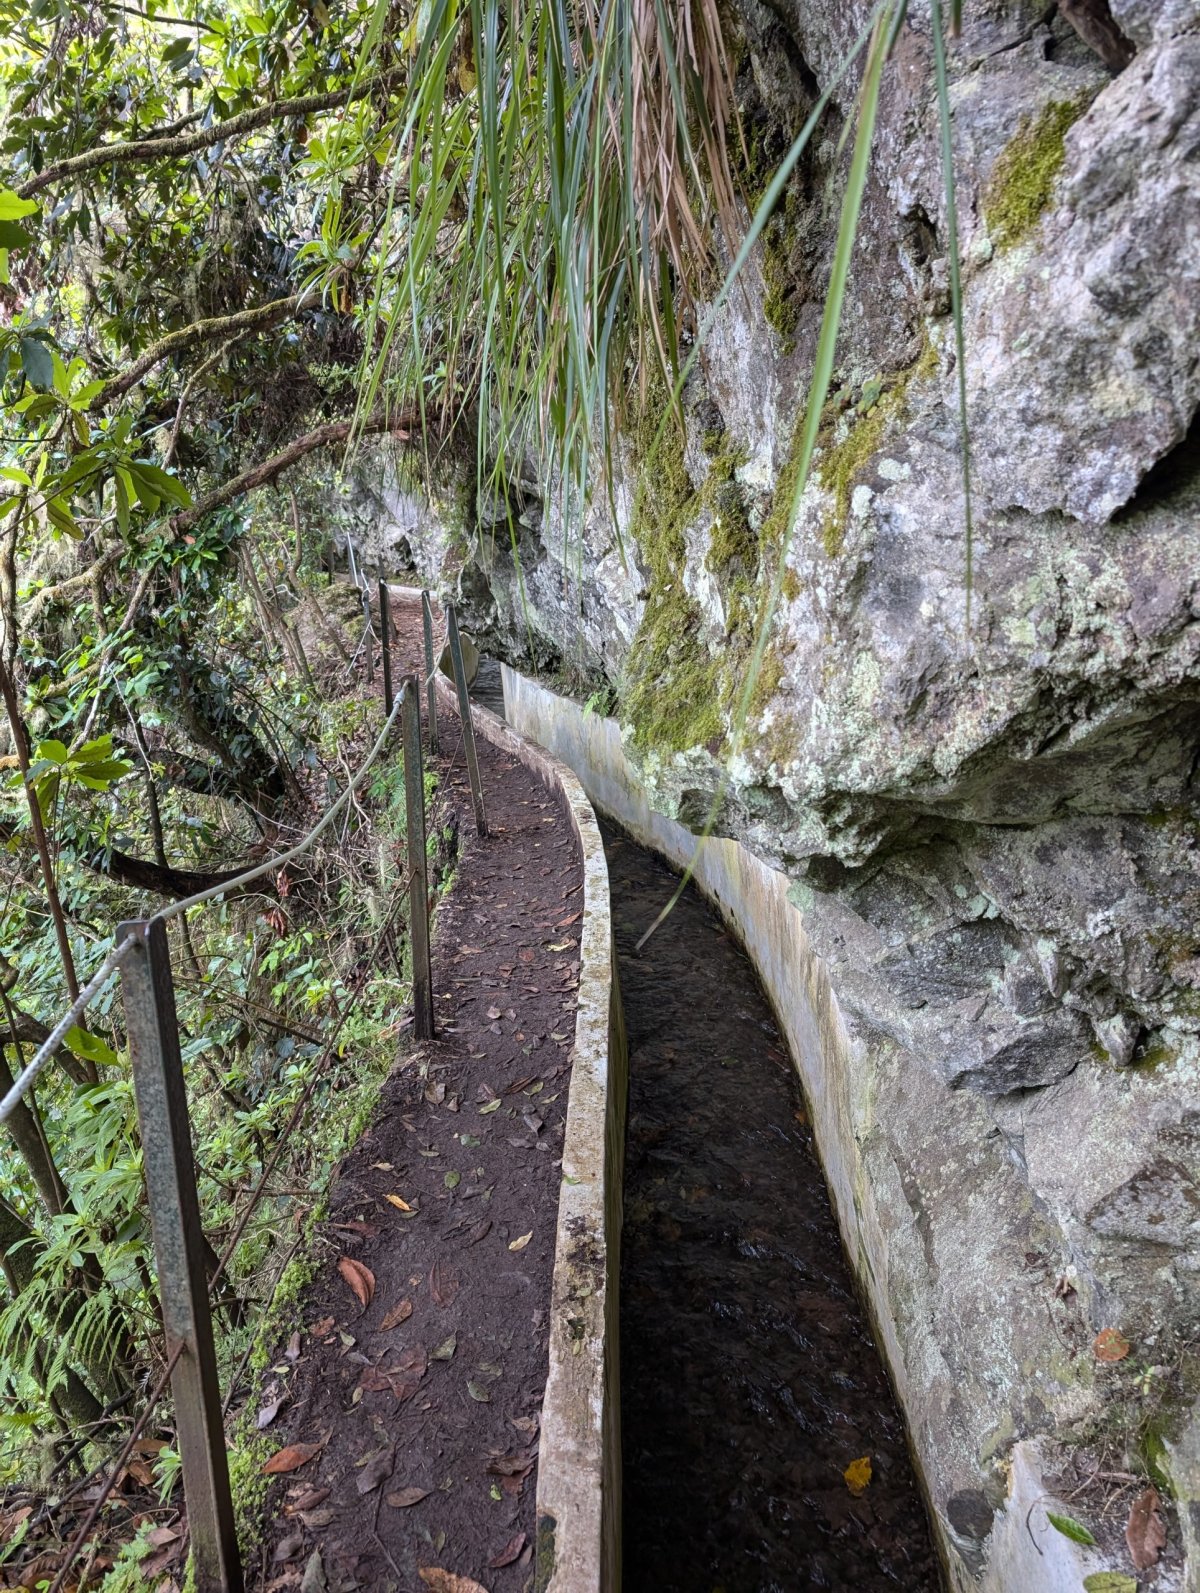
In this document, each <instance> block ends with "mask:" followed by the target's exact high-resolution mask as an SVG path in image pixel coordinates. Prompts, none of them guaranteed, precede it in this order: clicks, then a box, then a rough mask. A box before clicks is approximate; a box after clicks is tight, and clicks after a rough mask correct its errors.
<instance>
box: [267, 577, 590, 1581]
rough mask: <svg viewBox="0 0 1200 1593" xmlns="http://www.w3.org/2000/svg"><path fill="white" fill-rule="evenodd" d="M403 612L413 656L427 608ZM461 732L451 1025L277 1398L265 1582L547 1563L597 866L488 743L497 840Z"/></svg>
mask: <svg viewBox="0 0 1200 1593" xmlns="http://www.w3.org/2000/svg"><path fill="white" fill-rule="evenodd" d="M396 612H397V623H398V627H399V630H400V636H401V642H400V647H399V649H398V651H399V652H400V653H401V656H402V661H403V655H404V654H407V656H408V667H412V666H413V665H415V662H416V658H417V656H418V649H419V638H420V611H419V608H416V607H415V606H414V605H412V604H406V603H404V602H402V601H401V602H398V603H397V604H396ZM402 672H403V671H402V669H401V668H398V670H397V675H399V674H400V673H402ZM439 723H440V728H441V737H442V750H443V755H444V756H443V758H442V760H441V761H440V763H439V765H438V768H439V774H440V781H441V783H440V788H439V794H438V798H437V807H436V808H435V815H436V816H437V818H438V822H441V823H444V822H445V816H446V807H447V804H448V806H449V808H450V809H453V810H456V811H457V815H458V826H459V835H460V841H461V855H460V857H459V860H458V868H457V875H456V879H455V882H454V884H453V887H452V889H451V890H450V892H449V895H448V897H447V898H446V899H445V900H444V901H443V902H442V903H441V905H439V907H438V910H437V914H436V919H435V925H434V952H433V970H434V991H435V1002H436V1009H437V1015H438V1038H437V1039H436V1040H435V1041H433V1042H432V1043H428V1044H423V1045H420V1046H416V1045H410V1046H408V1047H407V1048H406V1049H405V1054H404V1055H403V1057H402V1060H401V1062H400V1063H399V1065H398V1066H397V1068H396V1069H395V1071H394V1072H393V1074H392V1076H391V1077H390V1079H389V1080H388V1082H387V1084H386V1085H385V1087H384V1090H383V1094H382V1099H381V1102H380V1105H379V1109H378V1111H377V1113H376V1115H375V1118H374V1120H373V1122H372V1126H371V1128H370V1129H369V1131H368V1133H367V1134H366V1135H365V1137H364V1138H363V1139H362V1140H361V1141H360V1143H359V1144H358V1146H357V1147H356V1148H355V1150H354V1151H353V1152H352V1153H351V1155H350V1156H349V1157H348V1158H347V1160H346V1162H345V1163H344V1164H343V1167H342V1169H341V1172H340V1175H339V1177H338V1180H337V1182H336V1184H335V1187H334V1189H333V1192H332V1195H331V1200H330V1211H329V1216H328V1220H327V1221H326V1222H325V1223H324V1224H323V1226H322V1238H321V1248H320V1250H319V1263H320V1265H319V1271H318V1274H317V1278H316V1280H315V1282H314V1284H313V1285H312V1287H311V1289H310V1291H309V1292H308V1294H307V1296H306V1298H305V1301H304V1305H303V1309H302V1314H301V1320H302V1322H303V1327H302V1329H301V1330H300V1332H299V1333H298V1335H296V1336H294V1337H293V1339H292V1342H291V1344H290V1345H289V1346H288V1347H287V1348H286V1350H284V1351H283V1352H282V1353H281V1355H280V1357H279V1358H278V1360H277V1362H276V1367H277V1368H278V1370H276V1371H275V1372H274V1373H273V1374H272V1375H269V1376H268V1378H267V1379H266V1381H265V1383H264V1386H263V1389H262V1391H261V1395H260V1398H261V1402H262V1405H263V1407H264V1413H265V1414H269V1412H270V1407H271V1405H272V1403H273V1402H274V1401H275V1400H276V1399H279V1398H280V1397H281V1396H282V1398H283V1400H284V1403H283V1404H282V1406H281V1408H280V1410H279V1412H278V1414H277V1415H276V1416H275V1417H274V1418H273V1420H272V1421H271V1422H270V1424H269V1426H268V1428H267V1430H268V1431H269V1432H270V1434H271V1435H272V1439H273V1440H277V1451H284V1454H283V1455H282V1457H281V1458H278V1459H277V1461H276V1464H279V1465H285V1464H289V1463H290V1462H291V1461H292V1460H300V1461H301V1462H302V1463H301V1464H299V1465H298V1466H297V1467H296V1469H294V1470H288V1471H286V1472H284V1473H283V1474H281V1475H280V1476H279V1477H278V1479H277V1480H276V1481H274V1482H273V1483H272V1485H271V1491H270V1493H269V1496H268V1502H267V1516H268V1527H267V1541H266V1543H265V1545H264V1548H263V1551H262V1556H261V1563H260V1565H259V1566H258V1567H257V1568H251V1575H250V1576H249V1577H248V1582H249V1585H250V1586H252V1587H254V1586H256V1587H259V1588H278V1589H284V1588H300V1587H301V1586H303V1588H304V1590H305V1593H316V1590H318V1589H320V1590H328V1593H339V1590H345V1593H349V1590H351V1589H359V1588H361V1589H371V1590H380V1593H382V1590H385V1589H392V1590H397V1593H424V1589H425V1588H426V1587H429V1586H432V1587H434V1588H435V1589H436V1588H453V1587H456V1584H454V1583H453V1582H447V1581H445V1580H444V1579H443V1580H439V1579H438V1578H437V1577H436V1576H432V1577H431V1576H428V1575H425V1576H423V1575H422V1572H423V1571H430V1570H433V1571H436V1570H439V1569H440V1570H441V1571H443V1572H449V1573H452V1574H455V1575H458V1576H463V1577H469V1578H472V1579H473V1580H474V1581H477V1582H478V1583H479V1584H481V1585H482V1586H483V1587H484V1588H486V1589H487V1590H488V1593H509V1590H513V1593H515V1590H518V1589H521V1588H523V1587H524V1586H525V1585H526V1584H527V1583H528V1582H529V1580H530V1578H531V1574H532V1573H531V1570H530V1560H531V1558H532V1552H533V1540H534V1498H535V1489H536V1483H537V1450H538V1421H539V1412H540V1408H541V1402H542V1395H543V1390H544V1387H545V1380H546V1364H547V1351H546V1345H547V1327H548V1307H549V1301H550V1282H551V1270H552V1266H553V1259H554V1237H555V1222H556V1218H557V1211H558V1192H559V1184H560V1176H561V1175H560V1165H559V1164H560V1159H561V1155H562V1140H563V1124H564V1120H565V1116H566V1106H567V1087H568V1083H569V1078H570V1063H569V1058H570V1052H571V1046H572V1043H573V1040H574V1028H575V989H576V984H577V981H578V973H579V919H580V914H581V909H582V905H583V893H582V880H583V875H582V869H581V866H580V861H579V856H578V848H577V845H576V840H575V835H574V831H573V829H572V827H571V823H570V819H569V817H568V815H567V813H566V812H565V810H564V809H562V808H561V807H560V806H559V804H558V803H557V802H556V801H555V799H554V798H553V797H552V796H551V795H550V794H549V793H548V792H547V791H546V789H545V788H544V787H543V786H542V785H541V784H540V783H539V782H538V781H537V780H536V779H535V778H534V777H533V776H532V775H531V774H530V773H529V772H528V771H527V770H526V769H525V768H524V767H523V766H522V765H521V764H519V763H517V762H516V760H515V759H513V758H511V757H509V756H508V755H507V754H504V753H501V752H499V751H498V750H496V749H495V748H493V747H491V746H489V745H488V744H487V743H485V742H483V741H482V740H480V741H479V743H478V748H479V762H480V769H481V773H482V778H483V785H484V795H485V802H486V806H487V814H488V823H489V827H490V829H491V832H492V834H491V838H490V839H488V840H486V841H479V840H478V839H477V838H476V836H475V833H474V825H473V822H472V818H471V804H470V796H469V792H468V789H467V786H466V782H465V775H464V774H463V773H462V769H463V759H462V754H461V748H460V727H459V722H458V717H457V715H456V714H452V713H447V712H443V713H441V714H440V715H439ZM456 749H458V752H457V758H456V759H455V752H456ZM447 770H449V771H450V772H449V773H447ZM364 1302H365V1303H364ZM311 1445H316V1446H318V1447H317V1448H315V1449H313V1450H312V1452H311V1455H310V1454H309V1451H308V1450H307V1449H306V1448H298V1447H296V1446H311ZM305 1457H308V1458H305ZM314 1556H318V1557H319V1558H318V1559H317V1560H314Z"/></svg>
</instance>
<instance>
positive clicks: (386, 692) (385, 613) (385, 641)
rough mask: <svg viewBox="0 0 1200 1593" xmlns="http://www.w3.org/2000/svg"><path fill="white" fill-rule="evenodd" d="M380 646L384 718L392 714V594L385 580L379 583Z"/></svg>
mask: <svg viewBox="0 0 1200 1593" xmlns="http://www.w3.org/2000/svg"><path fill="white" fill-rule="evenodd" d="M379 629H380V632H381V638H380V647H381V649H382V652H383V712H384V717H385V718H389V719H390V718H391V714H392V701H393V698H392V595H391V593H390V592H389V591H388V589H387V582H386V581H383V580H381V581H380V583H379Z"/></svg>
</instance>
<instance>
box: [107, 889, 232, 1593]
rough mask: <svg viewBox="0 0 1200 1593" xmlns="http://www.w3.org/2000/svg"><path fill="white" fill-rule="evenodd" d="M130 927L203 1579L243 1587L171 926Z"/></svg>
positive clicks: (130, 1006) (154, 1214)
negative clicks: (170, 946) (178, 1017)
mask: <svg viewBox="0 0 1200 1593" xmlns="http://www.w3.org/2000/svg"><path fill="white" fill-rule="evenodd" d="M128 935H133V936H135V937H136V939H135V943H134V945H133V946H132V947H131V948H130V950H129V952H128V953H127V955H126V957H125V960H124V962H123V963H122V964H121V997H122V1000H123V1002H124V1005H125V1026H126V1031H127V1033H128V1035H129V1057H130V1061H131V1063H132V1066H133V1085H134V1093H135V1096H136V1098H137V1110H138V1122H139V1124H140V1126H141V1134H142V1150H143V1157H144V1161H145V1174H146V1192H147V1195H148V1196H149V1203H150V1225H151V1229H152V1231H153V1234H154V1254H155V1258H156V1261H157V1265H158V1288H159V1295H160V1299H161V1304H162V1314H163V1329H164V1332H165V1334H166V1347H167V1353H168V1355H169V1354H171V1353H172V1351H173V1350H174V1349H175V1348H176V1346H177V1345H179V1344H182V1345H183V1353H182V1355H181V1356H180V1357H179V1360H178V1362H177V1363H176V1366H175V1370H174V1372H173V1373H172V1374H171V1393H172V1395H173V1397H174V1401H175V1425H176V1431H177V1434H178V1439H179V1453H180V1457H181V1458H182V1461H183V1488H184V1495H185V1497H186V1500H187V1512H188V1529H189V1533H190V1536H191V1542H192V1562H193V1565H194V1568H195V1575H196V1587H197V1590H198V1593H242V1568H241V1562H240V1561H239V1559H238V1548H237V1536H236V1533H235V1530H234V1519H233V1500H232V1497H231V1494H230V1490H229V1462H228V1458H227V1456H226V1453H225V1428H224V1425H223V1423H222V1420H221V1396H220V1390H219V1387H218V1384H217V1360H216V1354H215V1352H214V1349H213V1332H212V1317H211V1315H210V1314H209V1306H208V1279H207V1276H206V1274H205V1269H204V1248H203V1244H204V1235H203V1231H202V1230H201V1227H200V1206H199V1202H198V1201H197V1198H196V1171H195V1166H194V1163H193V1161H192V1137H191V1129H190V1126H189V1123H188V1110H187V1096H186V1093H185V1089H184V1081H183V1063H182V1061H181V1059H180V1055H179V1028H178V1024H177V1020H176V1016H175V989H174V986H173V985H172V983H171V957H170V952H169V950H168V947H167V932H166V928H165V926H164V925H163V924H162V923H161V922H160V921H159V920H157V919H153V918H152V919H150V920H149V921H148V922H147V921H145V920H140V921H133V922H130V923H124V924H121V925H119V926H118V929H117V940H118V942H120V941H121V940H124V939H125V937H126V936H128Z"/></svg>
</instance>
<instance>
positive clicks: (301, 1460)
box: [263, 1443, 325, 1477]
mask: <svg viewBox="0 0 1200 1593" xmlns="http://www.w3.org/2000/svg"><path fill="white" fill-rule="evenodd" d="M324 1447H325V1445H324V1443H319V1444H287V1445H286V1446H285V1447H284V1448H283V1449H280V1450H277V1451H276V1452H275V1454H273V1455H272V1456H271V1458H270V1460H268V1461H267V1463H266V1465H265V1466H264V1467H263V1473H264V1475H266V1476H268V1477H277V1476H279V1475H280V1473H282V1472H285V1471H299V1469H300V1467H301V1466H307V1465H308V1463H309V1461H310V1460H312V1459H313V1458H314V1457H315V1456H317V1455H319V1454H320V1453H321V1451H322V1449H324Z"/></svg>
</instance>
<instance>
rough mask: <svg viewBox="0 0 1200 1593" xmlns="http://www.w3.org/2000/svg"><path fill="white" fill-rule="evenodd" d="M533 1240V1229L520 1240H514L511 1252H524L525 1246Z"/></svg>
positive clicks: (510, 1246) (510, 1247)
mask: <svg viewBox="0 0 1200 1593" xmlns="http://www.w3.org/2000/svg"><path fill="white" fill-rule="evenodd" d="M532 1238H533V1229H532V1228H531V1229H530V1230H529V1232H528V1233H523V1234H522V1235H521V1237H520V1238H519V1239H514V1240H513V1241H512V1243H511V1244H510V1245H509V1247H508V1248H509V1249H510V1250H524V1248H525V1246H526V1245H527V1244H528V1243H529V1241H530V1240H531V1239H532Z"/></svg>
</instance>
